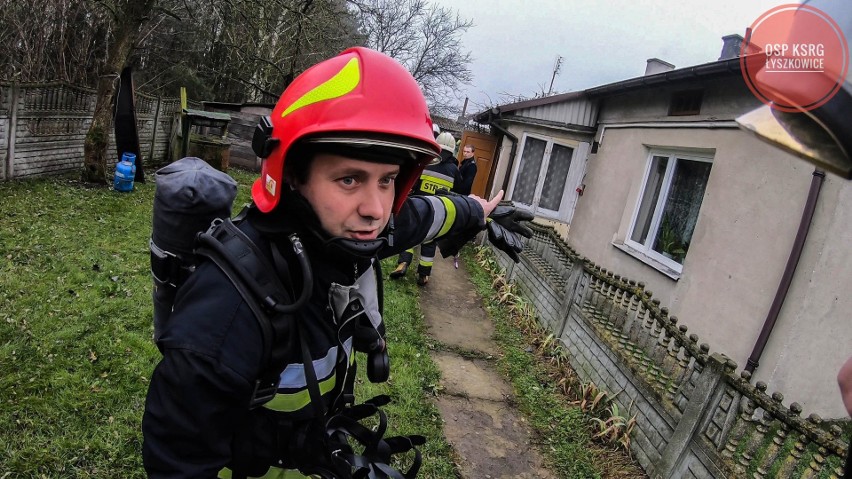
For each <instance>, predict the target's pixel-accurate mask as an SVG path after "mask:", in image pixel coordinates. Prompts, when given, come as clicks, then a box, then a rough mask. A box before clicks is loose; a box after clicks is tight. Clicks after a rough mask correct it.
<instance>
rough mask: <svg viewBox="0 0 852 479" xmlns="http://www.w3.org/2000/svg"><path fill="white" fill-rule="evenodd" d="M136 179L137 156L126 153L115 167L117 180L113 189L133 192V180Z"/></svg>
mask: <svg viewBox="0 0 852 479" xmlns="http://www.w3.org/2000/svg"><path fill="white" fill-rule="evenodd" d="M135 177H136V155H134V154H133V153H124V154H123V155H121V161H119V162H118V163H117V164H116V165H115V180H114V182H113V188H114V189H115V191H122V192H127V191H133V179H134V178H135Z"/></svg>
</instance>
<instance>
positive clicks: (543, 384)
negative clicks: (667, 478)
mask: <svg viewBox="0 0 852 479" xmlns="http://www.w3.org/2000/svg"><path fill="white" fill-rule="evenodd" d="M488 255H490V253H488ZM463 257H464V259H465V264H466V266H467V267H468V270H469V271H471V278H472V280H473V282H474V284H475V285H476V289H477V291H478V292H479V295H480V296H481V297H482V298H484V302H485V306H486V308H487V310H488V313H489V315H490V316H491V318H492V320H493V321H494V325H495V331H496V332H495V340H496V341H497V344H498V346H499V348H500V350H501V352H502V354H501V355H500V357H499V359H498V367H499V368H500V369H501V371H502V372H504V373H506V375H507V376H508V377H509V378H510V380H511V382H512V385H513V389H514V394H515V399H516V401H517V406H518V408H519V409H520V410H521V411H522V412H523V413H524V415H525V416H526V417H527V418H528V419H529V421H530V424H531V425H532V426H533V428H534V429H535V431H536V433H537V434H538V441H539V442H540V443H541V446H540V450H542V451H543V452H544V453H545V460H546V461H547V462H548V465H549V466H550V468H551V469H552V470H553V471H554V472H556V473H557V474H558V475H559V477H562V478H565V479H574V478H581V477H582V478H644V477H647V476H646V475H645V474H644V472H643V471H642V470H641V468H640V467H639V466H638V465H636V464H635V462H633V461H632V460H631V459H630V458H629V457H627V455H626V454H625V453H624V452H623V451H621V450H618V449H616V448H613V447H606V446H603V445H601V444H598V443H595V442H593V441H592V437H591V434H590V432H589V431H590V427H589V424H590V416H588V415H586V414H585V413H584V412H583V411H582V410H581V409H580V408H579V407H576V406H573V405H571V404H569V401H568V400H567V399H568V398H566V397H565V396H564V395H563V394H562V393H561V392H560V391H559V390H558V389H557V388H556V387H555V386H554V385H553V382H554V381H553V375H552V371H551V370H549V369H548V365H547V363H546V362H545V361H542V360H541V359H540V358H539V357H538V356H537V355H536V354H533V352H532V351H531V349H533V348H532V343H533V342H534V341H535V340H536V339H538V340H539V341H540V340H541V339H542V338H534V337H532V336H531V335H525V334H524V333H523V332H522V331H521V330H520V329H519V328H518V326H517V325H516V324H515V323H514V322H513V320H512V318H511V314H510V312H509V310H508V308H507V307H506V305H505V304H500V302H499V301H498V298H497V297H496V296H497V294H495V290H494V288H495V287H494V286H493V285H492V281H493V279H494V278H493V276H492V274H491V273H490V272H489V271H487V270H486V269H484V268H483V267H482V266H480V265H479V264H478V263H477V262H476V261H473V260H472V257H473V251H472V248H471V247H466V248H465V250H464V254H463Z"/></svg>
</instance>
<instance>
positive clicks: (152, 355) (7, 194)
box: [0, 170, 455, 479]
mask: <svg viewBox="0 0 852 479" xmlns="http://www.w3.org/2000/svg"><path fill="white" fill-rule="evenodd" d="M230 173H231V174H232V176H234V177H235V179H237V181H238V182H239V184H240V188H239V196H238V199H237V204H238V205H241V204H245V203H246V202H247V201H248V198H249V189H250V185H251V181H252V180H253V179H254V177H255V175H254V174H251V173H246V172H241V171H239V170H231V172H230ZM153 196H154V184H153V182H151V181H149V182H148V183H145V184H137V185H136V190H135V191H134V192H132V193H129V194H128V193H117V192H115V191H112V190H111V189H108V188H105V187H88V186H86V185H84V184H81V183H79V182H77V181H76V180H73V179H71V178H69V177H59V178H47V179H37V180H28V181H16V182H3V183H0V198H2V200H0V201H2V202H0V478H7V477H10V478H11V477H14V478H29V477H32V478H42V477H45V478H51V479H52V478H72V477H73V478H115V477H125V478H133V477H144V471H143V469H142V460H141V444H142V436H141V431H140V423H141V418H142V411H143V408H144V401H145V394H146V391H147V387H148V380H149V378H150V376H151V372H152V371H153V369H154V366H155V365H156V363H157V361H158V360H159V352H158V351H157V349H156V347H155V346H154V344H153V343H152V341H151V334H152V310H151V299H150V292H151V281H150V276H149V275H150V273H149V258H148V237H149V236H150V231H151V211H152V201H153ZM386 286H387V292H386V317H387V324H388V330H389V343H390V350H391V355H392V359H391V361H392V375H391V380H390V382H389V383H388V384H385V385H381V386H375V385H363V386H369V387H364V388H363V389H364V390H363V391H361V392H360V393H359V395H358V397H359V399H360V400H363V399H366V398H369V397H371V396H372V395H374V394H379V393H386V394H390V395H391V396H392V397H393V398H394V400H395V402H394V403H392V404H391V405H389V406H388V407H387V408H386V409H387V412H388V415H389V417H390V424H391V430H390V431H389V433H390V434H410V433H419V434H424V435H426V436H427V437H428V438H429V442H428V443H427V445H426V446H424V448H423V451H424V468H423V469H422V472H421V474H422V477H426V478H448V477H453V476H454V475H455V470H454V466H453V458H452V454H451V449H450V448H449V446H448V445H447V443H446V441H445V440H444V439H443V437H442V433H441V421H440V417H439V415H438V412H437V410H436V408H435V407H434V406H433V405H432V404H431V402H430V401H429V396H430V395H431V394H432V392H433V391H434V389H435V385H436V384H437V381H438V371H437V369H436V367H435V365H434V364H433V363H432V362H431V361H430V360H429V359H428V349H427V347H426V344H427V342H426V338H425V335H424V326H423V323H422V320H421V318H422V315H421V313H420V311H419V309H418V303H417V293H416V291H415V290H414V288H413V287H412V286H411V285H395V284H388V283H386ZM362 377H363V376H362ZM365 381H366V380H365V379H362V380H361V382H365Z"/></svg>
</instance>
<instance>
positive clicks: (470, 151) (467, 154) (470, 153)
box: [462, 145, 473, 159]
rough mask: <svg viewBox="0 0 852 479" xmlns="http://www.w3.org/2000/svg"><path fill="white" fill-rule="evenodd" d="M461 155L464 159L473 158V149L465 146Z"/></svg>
mask: <svg viewBox="0 0 852 479" xmlns="http://www.w3.org/2000/svg"><path fill="white" fill-rule="evenodd" d="M462 155H464V159H468V158H473V147H472V146H470V145H466V146H465V147H464V150H463V152H462Z"/></svg>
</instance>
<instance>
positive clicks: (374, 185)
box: [296, 153, 399, 240]
mask: <svg viewBox="0 0 852 479" xmlns="http://www.w3.org/2000/svg"><path fill="white" fill-rule="evenodd" d="M398 174H399V166H397V165H389V164H384V163H372V162H369V161H361V160H355V159H352V158H348V157H345V156H340V155H334V154H327V153H319V154H317V155H316V156H315V157H314V159H313V161H312V162H311V165H310V170H309V172H308V179H307V181H306V182H305V183H303V184H297V185H296V190H298V191H299V192H300V193H301V194H302V196H304V197H305V198H306V199H307V200H308V202H309V203H310V204H311V206H313V208H314V211H316V214H317V216H318V217H319V220H320V224H321V225H322V227H323V229H325V231H326V233H328V234H330V235H331V236H339V237H343V238H350V239H356V240H372V239H376V237H377V236H378V235H379V233H381V232H382V230H383V229H384V228H385V225H386V224H387V223H388V220H389V219H390V215H391V208H392V207H393V200H394V181H395V180H396V176H397V175H398Z"/></svg>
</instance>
